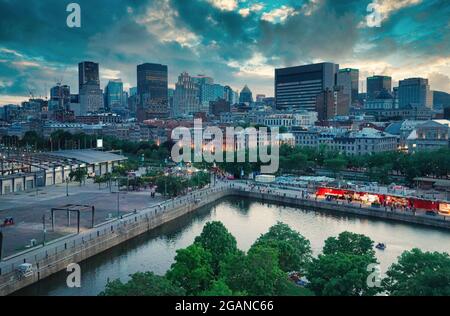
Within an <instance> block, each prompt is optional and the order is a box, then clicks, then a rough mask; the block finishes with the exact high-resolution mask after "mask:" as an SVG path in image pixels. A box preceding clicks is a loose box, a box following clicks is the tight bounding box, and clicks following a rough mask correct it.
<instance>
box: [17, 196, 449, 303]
mask: <svg viewBox="0 0 450 316" xmlns="http://www.w3.org/2000/svg"><path fill="white" fill-rule="evenodd" d="M213 220H215V221H221V222H223V223H224V225H225V226H226V227H227V228H228V230H229V231H230V232H231V233H232V234H233V235H234V236H235V237H236V239H237V243H238V247H239V248H240V249H242V250H248V249H249V247H250V246H251V245H252V244H253V242H254V241H255V240H256V239H257V238H258V237H259V236H260V235H261V234H263V233H265V232H267V230H268V229H269V227H270V226H272V225H274V224H275V223H276V222H277V221H282V222H284V223H287V224H288V225H290V226H291V227H292V228H293V229H295V230H297V231H298V232H300V233H301V234H302V235H303V236H305V237H306V238H307V239H309V240H310V242H311V246H312V249H313V252H314V254H318V253H320V252H321V250H322V247H323V243H324V240H325V239H326V238H328V237H329V236H336V235H338V234H339V233H341V232H342V231H345V230H348V231H351V232H355V233H361V234H365V235H367V236H369V237H370V238H372V239H373V240H374V241H375V242H384V243H386V244H387V248H386V250H385V251H378V250H377V257H378V260H379V261H380V264H381V270H382V272H383V271H386V269H387V267H389V265H390V264H391V263H392V262H394V261H396V258H397V257H398V256H399V255H400V254H401V253H402V252H403V251H404V250H409V249H411V248H413V247H418V248H421V249H423V250H428V251H440V252H444V251H445V252H448V253H450V242H449V241H450V231H446V230H439V229H435V228H428V227H424V226H416V225H410V224H403V223H397V222H390V221H382V220H376V219H368V218H364V217H355V216H347V215H340V214H331V213H325V212H319V211H310V210H302V209H299V208H295V207H287V206H282V205H276V204H267V203H263V202H258V201H251V200H242V199H241V198H226V199H224V200H221V201H218V202H217V203H216V204H215V205H213V206H208V207H204V208H202V209H200V210H198V211H197V212H195V213H193V214H189V215H186V216H184V217H182V218H179V219H177V220H176V221H174V222H172V223H169V224H166V225H163V226H162V227H160V228H158V229H155V230H153V231H151V232H148V233H146V234H143V235H142V236H139V237H137V238H134V239H133V240H130V241H128V242H125V243H123V244H121V245H119V246H117V247H114V248H112V249H110V250H108V251H106V252H103V253H101V254H99V255H97V256H95V257H93V258H90V259H88V260H86V261H85V262H83V263H81V273H82V280H81V288H78V289H70V288H67V286H66V277H67V275H68V274H67V273H66V272H64V271H63V272H60V273H57V274H55V275H53V276H51V277H49V278H47V279H44V280H43V281H41V282H39V283H37V284H34V285H32V286H30V287H28V288H25V289H23V290H21V291H19V292H17V293H16V294H17V295H97V294H98V293H99V292H100V291H102V290H103V289H104V287H105V284H106V282H107V281H108V279H110V280H113V279H117V278H120V279H121V280H123V281H126V280H127V279H128V276H129V274H132V273H134V272H138V271H149V270H150V271H153V272H155V273H156V274H164V273H165V272H166V271H167V269H168V268H169V267H170V265H171V264H172V263H173V259H174V257H175V252H176V250H177V249H179V248H184V247H187V246H189V245H190V244H191V243H192V242H193V240H194V238H195V237H196V236H197V235H199V234H200V233H201V231H202V228H203V226H204V225H205V223H207V222H208V221H213Z"/></svg>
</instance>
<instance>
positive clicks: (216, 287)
mask: <svg viewBox="0 0 450 316" xmlns="http://www.w3.org/2000/svg"><path fill="white" fill-rule="evenodd" d="M200 295H202V296H231V295H233V291H231V289H230V288H229V287H228V285H227V284H226V283H225V281H224V280H222V279H219V280H217V281H214V282H213V284H212V286H211V288H210V289H208V290H206V291H203V292H202V293H200Z"/></svg>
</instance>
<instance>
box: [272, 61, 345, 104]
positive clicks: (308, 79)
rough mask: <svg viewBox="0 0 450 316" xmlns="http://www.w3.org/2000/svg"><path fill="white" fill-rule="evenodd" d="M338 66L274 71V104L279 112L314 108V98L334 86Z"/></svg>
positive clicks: (291, 68) (319, 65)
mask: <svg viewBox="0 0 450 316" xmlns="http://www.w3.org/2000/svg"><path fill="white" fill-rule="evenodd" d="M338 70H339V65H338V64H333V63H320V64H310V65H304V66H296V67H288V68H279V69H275V104H276V107H277V109H280V110H294V109H301V110H308V111H314V110H315V108H316V97H317V95H318V94H319V93H321V92H322V91H324V90H325V89H327V88H328V89H330V90H332V89H333V88H334V86H335V84H336V73H337V72H338Z"/></svg>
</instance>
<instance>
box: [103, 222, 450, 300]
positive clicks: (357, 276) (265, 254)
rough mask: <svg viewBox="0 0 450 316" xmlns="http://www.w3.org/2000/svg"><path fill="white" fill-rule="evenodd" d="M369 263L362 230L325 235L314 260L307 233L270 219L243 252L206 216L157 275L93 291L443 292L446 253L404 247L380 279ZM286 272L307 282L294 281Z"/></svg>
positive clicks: (449, 280) (447, 285) (449, 289)
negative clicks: (199, 230)
mask: <svg viewBox="0 0 450 316" xmlns="http://www.w3.org/2000/svg"><path fill="white" fill-rule="evenodd" d="M376 263H377V260H376V258H375V252H374V250H373V241H372V240H371V239H370V238H368V237H367V236H364V235H359V234H354V233H350V232H343V233H341V234H340V235H339V236H337V237H330V238H328V239H327V240H326V241H325V246H324V248H323V252H322V253H321V254H320V255H318V256H317V257H315V258H314V257H313V256H312V251H311V246H310V242H309V241H308V240H307V239H305V238H304V237H303V236H302V235H301V234H299V233H298V232H296V231H294V230H292V229H291V228H290V227H289V226H288V225H286V224H283V223H278V224H276V225H274V226H272V227H271V228H270V229H269V231H268V232H267V233H266V234H263V235H261V236H260V238H258V239H257V240H256V242H255V243H254V244H253V245H252V246H251V247H250V249H249V250H248V252H247V253H244V252H243V251H241V250H239V249H238V248H237V244H236V239H235V238H234V237H233V235H231V234H230V233H229V232H228V230H227V229H226V228H225V226H224V225H223V224H222V223H221V222H209V223H207V224H206V225H205V227H204V228H203V231H202V233H201V234H200V235H199V236H197V237H196V238H195V241H194V243H193V244H192V245H191V246H189V247H187V248H185V249H179V250H177V254H176V256H175V262H174V263H173V264H172V266H171V268H170V269H169V270H168V271H167V273H166V274H165V275H164V276H157V275H154V274H153V273H152V272H145V273H142V272H139V273H136V274H133V275H131V279H130V280H129V281H128V282H126V283H123V282H122V281H120V280H115V281H112V282H109V283H108V284H107V285H106V287H105V290H104V291H103V292H102V293H100V295H104V296H116V295H125V296H142V295H144V296H147V295H149V296H160V295H205V296H227V295H266V296H267V295H275V296H284V295H297V296H299V295H302V296H304V295H319V296H326V295H334V296H336V295H339V296H369V295H370V296H371V295H376V294H381V293H384V294H387V295H402V296H405V295H450V257H449V255H448V254H446V253H437V252H433V253H431V252H422V251H421V250H419V249H413V250H411V251H405V252H404V253H403V254H402V255H401V256H400V257H399V259H398V262H397V263H393V264H392V265H391V267H390V268H389V270H388V271H387V273H386V277H385V278H383V279H382V280H381V281H380V280H378V279H377V278H376V277H375V278H371V273H373V271H372V269H370V267H371V265H375V264H376ZM291 271H297V272H298V273H299V274H301V275H304V276H306V277H307V279H308V280H309V282H310V283H309V284H308V285H307V286H306V287H300V286H298V285H296V284H295V283H294V282H292V281H290V280H289V279H288V276H287V275H288V272H291Z"/></svg>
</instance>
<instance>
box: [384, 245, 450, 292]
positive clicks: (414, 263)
mask: <svg viewBox="0 0 450 316" xmlns="http://www.w3.org/2000/svg"><path fill="white" fill-rule="evenodd" d="M382 285H383V288H384V290H385V291H386V292H387V293H388V294H389V295H394V296H449V295H450V257H449V255H448V254H447V253H439V252H422V251H421V250H420V249H417V248H414V249H412V250H411V251H405V252H403V253H402V255H401V256H400V257H399V259H398V262H397V263H393V264H392V265H391V267H390V268H389V270H388V271H387V273H386V278H384V279H383V281H382Z"/></svg>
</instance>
